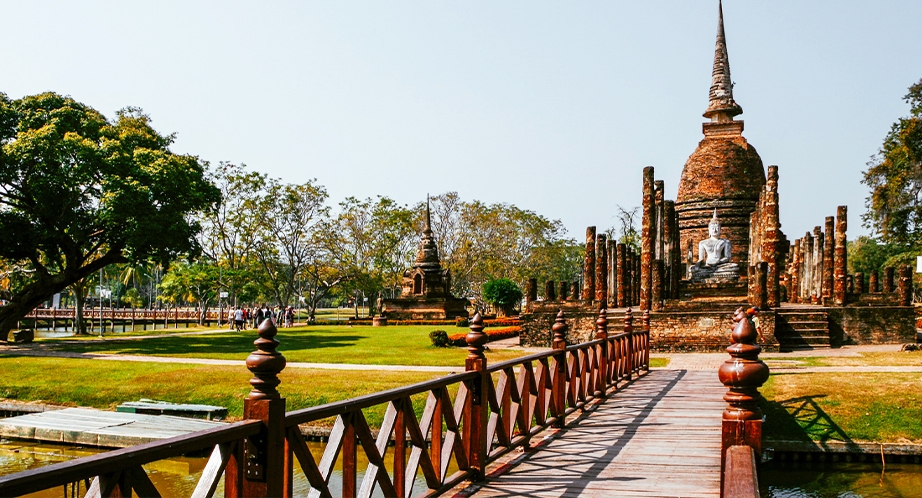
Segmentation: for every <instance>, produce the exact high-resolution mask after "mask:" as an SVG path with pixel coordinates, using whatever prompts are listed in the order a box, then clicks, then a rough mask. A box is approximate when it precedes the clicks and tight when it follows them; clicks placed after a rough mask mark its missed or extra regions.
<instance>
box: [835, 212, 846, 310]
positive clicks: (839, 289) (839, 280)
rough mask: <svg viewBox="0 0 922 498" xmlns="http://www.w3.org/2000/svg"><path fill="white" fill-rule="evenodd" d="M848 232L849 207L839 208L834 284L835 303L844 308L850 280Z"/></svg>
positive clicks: (837, 214)
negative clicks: (846, 243)
mask: <svg viewBox="0 0 922 498" xmlns="http://www.w3.org/2000/svg"><path fill="white" fill-rule="evenodd" d="M847 230H848V206H839V209H838V212H837V213H836V246H835V261H834V262H833V265H834V268H835V269H834V280H835V281H834V283H833V289H834V290H833V301H834V302H835V303H836V304H837V305H839V306H842V305H844V304H845V291H846V286H847V279H848V255H847V253H846V250H845V241H846V239H845V237H846V235H845V232H846V231H847Z"/></svg>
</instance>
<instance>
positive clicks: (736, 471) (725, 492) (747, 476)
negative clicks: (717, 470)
mask: <svg viewBox="0 0 922 498" xmlns="http://www.w3.org/2000/svg"><path fill="white" fill-rule="evenodd" d="M725 460H726V462H725V463H724V468H723V469H722V472H723V474H724V479H723V482H724V484H723V488H722V489H721V496H726V497H728V498H731V497H732V498H759V474H758V472H757V467H756V452H755V450H754V449H753V448H752V446H749V445H737V446H731V447H729V448H727V453H726V458H725Z"/></svg>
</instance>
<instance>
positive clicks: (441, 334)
mask: <svg viewBox="0 0 922 498" xmlns="http://www.w3.org/2000/svg"><path fill="white" fill-rule="evenodd" d="M429 340H430V341H432V345H433V346H435V347H437V348H447V347H449V346H451V341H449V340H448V332H445V331H444V330H433V331H432V332H429Z"/></svg>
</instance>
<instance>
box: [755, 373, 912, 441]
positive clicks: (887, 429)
mask: <svg viewBox="0 0 922 498" xmlns="http://www.w3.org/2000/svg"><path fill="white" fill-rule="evenodd" d="M830 359H831V358H830ZM761 391H762V395H763V396H764V397H765V398H766V402H765V403H764V404H763V411H764V412H765V414H766V415H767V417H768V418H767V422H766V424H765V427H764V430H765V435H766V436H767V437H769V438H773V439H783V440H793V441H811V440H812V441H843V442H849V441H854V442H862V441H875V442H881V443H884V442H889V443H895V442H912V443H922V424H920V423H919V420H922V374H919V373H853V372H848V373H794V374H775V375H772V376H771V378H770V379H769V381H768V382H767V383H766V384H765V385H764V386H763V387H762V390H761Z"/></svg>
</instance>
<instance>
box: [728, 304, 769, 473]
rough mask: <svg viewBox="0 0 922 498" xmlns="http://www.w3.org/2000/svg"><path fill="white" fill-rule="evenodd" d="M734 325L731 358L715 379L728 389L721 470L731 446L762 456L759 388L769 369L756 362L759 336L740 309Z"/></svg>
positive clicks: (731, 338)
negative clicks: (744, 448) (748, 449)
mask: <svg viewBox="0 0 922 498" xmlns="http://www.w3.org/2000/svg"><path fill="white" fill-rule="evenodd" d="M733 320H734V321H735V322H736V325H735V326H734V327H733V332H732V334H731V335H730V346H729V347H728V348H727V353H729V354H730V356H731V357H732V358H731V359H730V360H727V361H726V362H724V364H723V365H721V366H720V370H719V372H718V377H719V378H720V381H721V382H722V383H723V384H724V385H725V386H727V388H728V391H727V394H725V395H724V401H726V402H727V408H726V410H724V413H723V422H722V430H721V432H722V438H721V439H722V440H721V448H720V468H721V469H723V468H725V466H726V458H727V449H728V448H730V447H731V446H739V445H745V446H750V447H752V449H753V451H754V452H755V455H756V457H757V459H758V458H760V457H761V455H762V410H761V409H760V408H759V401H760V400H761V399H762V395H761V394H759V387H761V386H762V384H764V383H765V381H766V380H768V374H769V372H768V366H766V365H765V363H763V362H762V360H760V359H759V353H760V352H761V351H762V348H761V347H760V346H759V345H758V344H757V341H758V339H759V334H758V332H756V327H755V325H754V324H753V323H752V320H751V319H750V317H749V315H748V314H747V313H746V312H744V311H743V308H739V309H737V310H736V313H735V314H734V315H733ZM723 484H724V475H723V472H721V477H720V487H721V489H723Z"/></svg>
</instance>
